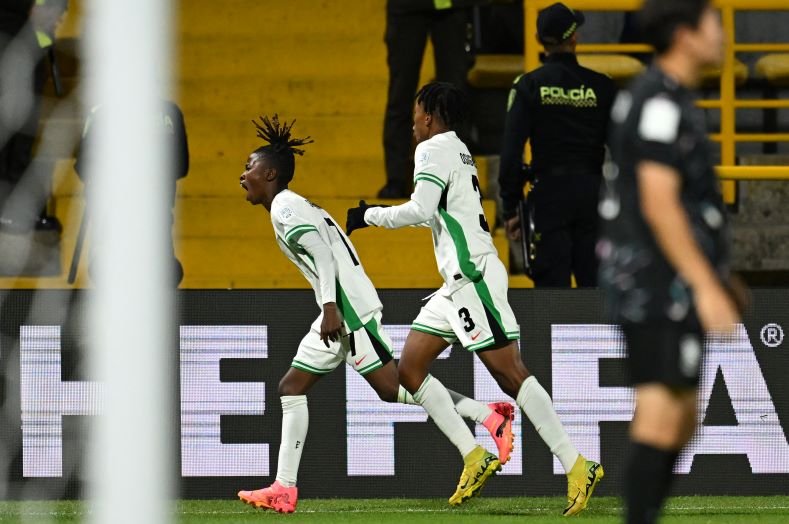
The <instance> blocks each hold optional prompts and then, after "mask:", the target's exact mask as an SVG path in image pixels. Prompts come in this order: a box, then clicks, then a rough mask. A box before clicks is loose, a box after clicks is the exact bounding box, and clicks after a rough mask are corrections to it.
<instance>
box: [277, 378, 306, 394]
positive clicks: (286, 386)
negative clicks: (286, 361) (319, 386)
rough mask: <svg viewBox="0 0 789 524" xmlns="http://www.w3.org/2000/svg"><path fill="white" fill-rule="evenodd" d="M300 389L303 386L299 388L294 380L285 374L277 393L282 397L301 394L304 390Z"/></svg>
mask: <svg viewBox="0 0 789 524" xmlns="http://www.w3.org/2000/svg"><path fill="white" fill-rule="evenodd" d="M300 389H301V388H299V387H298V385H297V384H295V383H294V382H293V381H292V380H289V379H288V377H287V376H284V377H282V380H280V381H279V385H278V386H277V393H279V396H280V397H287V396H292V395H301V394H302V392H301V391H300Z"/></svg>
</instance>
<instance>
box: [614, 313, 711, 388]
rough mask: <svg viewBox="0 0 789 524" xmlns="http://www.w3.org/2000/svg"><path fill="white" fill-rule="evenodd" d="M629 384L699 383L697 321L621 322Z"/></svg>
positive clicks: (688, 385)
mask: <svg viewBox="0 0 789 524" xmlns="http://www.w3.org/2000/svg"><path fill="white" fill-rule="evenodd" d="M622 332H623V333H624V335H625V342H626V343H627V352H628V359H627V360H628V368H629V371H630V380H631V382H632V384H633V385H639V384H647V383H659V384H665V385H666V386H669V387H672V388H696V387H698V385H699V373H700V371H701V364H702V358H703V353H704V333H703V331H702V329H701V326H699V325H698V322H695V321H688V322H672V321H670V320H651V321H647V322H645V323H643V324H623V325H622Z"/></svg>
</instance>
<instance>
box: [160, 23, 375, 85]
mask: <svg viewBox="0 0 789 524" xmlns="http://www.w3.org/2000/svg"><path fill="white" fill-rule="evenodd" d="M176 64H177V67H176V71H179V72H180V74H179V77H180V78H211V77H216V76H220V75H221V76H227V77H238V76H243V75H248V74H250V72H255V73H258V75H259V77H258V82H259V83H260V84H261V85H265V84H266V82H268V81H270V80H281V79H282V78H287V77H289V76H293V75H296V76H302V77H304V76H313V77H315V78H335V79H338V80H341V79H343V78H346V77H347V76H348V75H369V76H373V77H376V76H377V77H378V78H386V75H387V68H386V46H385V45H384V42H383V38H379V39H376V40H374V41H373V40H371V39H349V40H344V39H341V38H339V37H338V35H337V34H324V35H321V34H317V35H314V36H310V37H309V38H305V37H304V35H290V36H288V37H283V38H277V39H274V40H272V41H271V42H266V40H265V39H261V38H256V37H249V38H235V37H234V36H233V35H232V34H225V35H222V36H216V37H213V36H209V37H202V36H201V37H194V38H191V37H184V38H182V39H181V41H180V49H179V51H178V53H177V57H176ZM349 89H353V86H349Z"/></svg>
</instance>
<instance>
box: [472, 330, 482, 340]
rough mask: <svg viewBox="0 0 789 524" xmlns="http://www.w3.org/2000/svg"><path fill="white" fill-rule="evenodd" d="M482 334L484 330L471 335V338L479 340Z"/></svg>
mask: <svg viewBox="0 0 789 524" xmlns="http://www.w3.org/2000/svg"><path fill="white" fill-rule="evenodd" d="M481 334H482V331H480V332H479V333H477V334H476V335H474V336H473V337H471V340H477V339H478V338H479V336H480V335H481Z"/></svg>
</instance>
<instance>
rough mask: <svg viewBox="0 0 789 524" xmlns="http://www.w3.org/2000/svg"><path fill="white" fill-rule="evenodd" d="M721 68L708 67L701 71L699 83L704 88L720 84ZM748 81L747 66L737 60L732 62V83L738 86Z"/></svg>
mask: <svg viewBox="0 0 789 524" xmlns="http://www.w3.org/2000/svg"><path fill="white" fill-rule="evenodd" d="M720 79H721V68H720V67H708V68H705V69H704V70H703V71H702V73H701V85H702V86H703V87H706V88H714V87H717V86H719V85H720V81H721V80H720ZM747 81H748V66H747V65H745V64H744V63H743V62H740V61H739V60H735V62H734V85H736V86H737V87H740V86H742V85H744V84H745V82H747Z"/></svg>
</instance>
